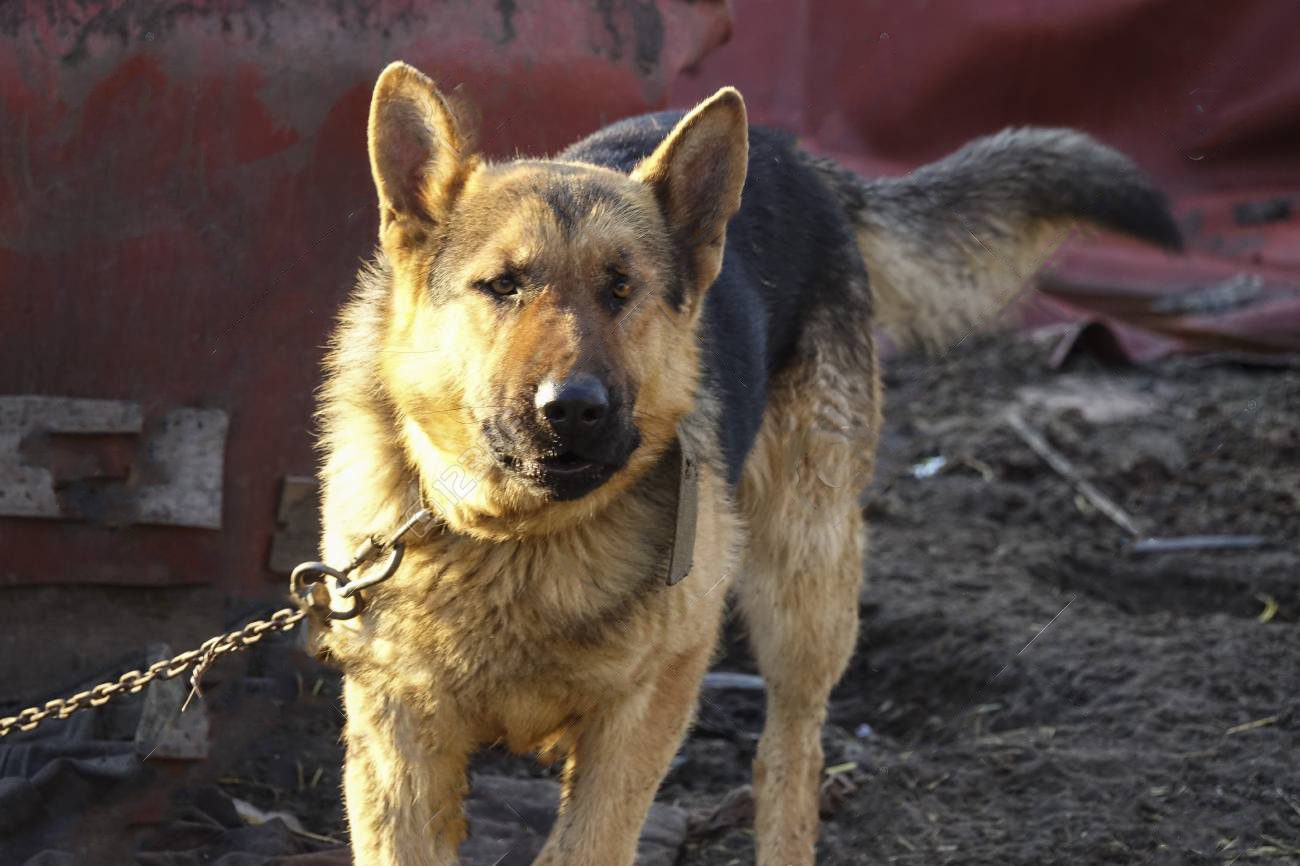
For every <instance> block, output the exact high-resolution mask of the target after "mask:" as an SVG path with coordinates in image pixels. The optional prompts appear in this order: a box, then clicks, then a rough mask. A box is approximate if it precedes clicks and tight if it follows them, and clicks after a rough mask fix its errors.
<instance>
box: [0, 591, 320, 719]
mask: <svg viewBox="0 0 1300 866" xmlns="http://www.w3.org/2000/svg"><path fill="white" fill-rule="evenodd" d="M304 616H306V613H305V612H304V611H301V610H298V609H296V608H292V607H286V608H283V609H281V610H277V611H276V612H275V613H273V614H271V616H270V617H268V618H267V619H258V620H253V621H252V622H250V623H249V624H248V625H246V626H244V627H243V628H239V629H235V630H234V631H231V632H226V633H225V634H219V635H217V636H216V637H211V638H208V639H207V640H206V641H204V642H203V643H202V644H201V645H200V646H199V647H198V649H192V650H186V651H185V652H183V653H180V654H179V655H175V656H172V657H171V658H169V659H160V660H158V661H156V662H154V663H153V664H151V665H149V667H147V668H145V669H144V670H134V671H127V672H126V673H124V674H122V675H121V676H120V677H118V678H117V679H116V680H111V681H109V682H106V683H100V684H99V685H97V686H94V687H93V688H89V689H86V690H85V691H80V692H77V693H76V694H75V695H71V696H69V697H66V698H55V699H54V700H51V701H46V702H45V703H44V704H43V705H42V706H39V707H28V708H27V709H25V710H23V711H22V712H20V713H18V715H16V716H6V717H4V718H0V738H4V737H5V736H7V735H8V734H10V733H11V732H13V731H30V730H33V729H34V728H35V727H36V726H37V725H39V724H40V723H41V722H43V721H45V720H46V719H48V718H51V717H53V718H58V719H66V718H67V717H68V716H70V715H72V714H73V713H75V712H77V711H78V710H85V709H90V708H91V707H102V706H103V705H104V704H106V703H108V702H109V701H111V700H113V699H114V698H116V697H119V696H121V695H124V694H134V693H136V692H138V691H140V690H141V689H143V688H144V687H145V686H147V685H148V684H149V683H151V682H153V681H154V680H156V679H161V680H170V679H174V678H175V677H178V676H180V675H181V674H183V673H185V672H186V671H187V670H189V669H190V668H196V670H195V673H196V674H198V673H202V671H203V670H204V669H206V668H207V666H208V665H209V664H211V663H212V662H213V661H214V660H216V659H218V658H221V657H222V656H224V655H228V654H230V653H233V652H238V651H239V650H242V649H246V648H248V647H250V646H252V645H253V644H255V643H257V642H258V641H260V640H261V639H262V636H263V635H264V634H266V633H267V632H269V631H288V630H289V629H291V628H293V627H294V626H296V625H297V624H298V623H299V621H300V620H302V618H303V617H304ZM196 666H197V667H196ZM192 681H193V682H195V683H197V678H192Z"/></svg>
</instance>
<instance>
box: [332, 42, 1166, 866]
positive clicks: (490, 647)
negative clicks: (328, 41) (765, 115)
mask: <svg viewBox="0 0 1300 866" xmlns="http://www.w3.org/2000/svg"><path fill="white" fill-rule="evenodd" d="M462 115H463V112H461V111H459V110H458V109H457V108H456V107H455V106H454V105H453V103H452V102H451V101H449V100H448V99H447V98H446V97H444V96H443V95H442V94H441V93H440V92H439V91H438V89H437V88H436V87H435V86H434V84H433V82H432V81H430V80H429V79H428V78H427V77H425V76H424V75H423V74H421V73H420V72H418V71H417V70H415V69H413V68H411V67H410V66H406V65H404V64H400V63H397V64H393V65H392V66H389V67H388V68H387V69H386V70H385V71H384V72H383V74H382V75H381V76H380V78H379V80H378V83H377V85H376V87H375V91H374V97H373V102H372V104H371V109H370V120H369V154H370V162H371V168H372V170H373V174H374V181H375V187H376V189H377V191H378V198H379V208H380V229H379V249H378V252H377V253H376V255H375V258H374V260H373V261H372V262H371V263H370V264H369V265H368V266H367V267H366V268H364V269H363V270H362V272H361V274H360V277H359V280H358V283H357V286H356V289H355V291H354V292H353V294H352V296H351V298H350V300H349V301H348V302H347V304H346V307H345V309H344V310H343V312H342V314H341V318H340V321H339V324H338V326H337V330H336V332H335V334H334V336H333V341H332V347H331V350H330V354H329V357H328V360H327V364H326V381H325V383H324V386H323V390H322V399H321V405H320V423H321V432H322V439H321V447H322V451H323V468H322V471H321V479H322V482H323V497H324V498H323V506H322V507H323V523H324V539H323V548H324V551H323V552H324V556H325V558H326V560H327V561H332V562H340V561H346V560H347V559H348V558H349V555H350V554H351V553H352V551H353V550H355V549H356V548H357V547H358V545H360V544H361V543H362V542H363V541H364V540H365V539H366V538H367V537H368V536H370V535H372V534H376V533H377V534H380V535H382V534H384V533H387V532H390V531H391V530H392V529H393V527H395V526H397V525H398V524H399V523H400V522H401V521H402V520H403V518H404V516H406V515H408V514H410V513H411V512H412V511H414V510H415V509H418V508H420V507H426V508H430V509H432V510H433V511H434V512H435V513H436V528H435V529H433V530H432V531H429V532H427V533H425V534H424V535H423V536H422V537H420V538H419V539H416V540H413V541H412V542H411V543H410V544H409V545H408V547H407V550H406V554H405V560H404V562H403V563H402V565H401V567H400V569H399V570H398V571H397V572H396V574H395V575H394V576H393V577H392V578H391V579H390V580H388V581H387V582H384V583H382V584H378V585H376V586H374V587H373V588H371V589H369V590H366V591H365V593H364V595H365V596H366V607H365V610H364V612H363V613H362V614H361V615H360V616H358V617H357V618H355V619H350V620H345V621H329V622H323V621H321V622H318V623H317V624H316V627H315V629H314V640H315V642H316V646H317V647H318V648H319V649H320V650H321V651H322V652H324V653H326V654H327V655H328V656H329V657H330V658H332V659H333V660H335V662H336V663H337V664H338V665H339V666H340V667H341V669H342V671H343V673H344V702H345V705H346V712H347V726H346V735H345V738H346V745H347V764H346V771H345V774H344V793H345V797H346V801H347V812H348V820H349V823H350V826H351V837H352V845H353V848H354V852H355V858H356V862H357V863H359V864H363V866H388V864H402V866H414V864H437V866H445V864H452V863H455V862H456V859H457V849H458V847H459V844H460V842H461V841H462V839H464V838H465V836H466V822H465V818H464V815H463V810H462V799H463V798H464V797H465V795H466V791H467V787H468V781H467V773H466V765H467V760H468V758H469V756H470V755H471V753H472V752H473V751H474V750H475V749H477V748H479V747H482V746H484V745H487V744H500V745H503V746H505V747H506V748H508V749H510V750H512V751H514V752H516V753H535V754H537V755H538V756H540V757H541V758H543V759H548V760H561V761H563V767H564V772H563V797H562V802H561V807H560V812H559V817H558V819H557V821H556V824H555V826H554V828H553V830H552V832H551V834H550V837H549V839H548V841H547V843H546V846H545V848H544V849H543V851H542V853H541V855H540V856H539V858H538V860H537V861H536V862H537V863H539V864H545V866H558V864H564V866H627V864H631V863H632V862H633V858H634V856H635V851H636V847H637V838H638V834H639V832H640V829H641V826H642V823H643V821H644V819H645V816H646V812H647V809H648V808H649V806H650V805H651V802H652V800H653V798H654V795H655V791H656V789H657V787H658V786H659V783H660V780H661V779H662V778H663V776H664V773H665V772H666V770H667V767H668V764H669V761H670V759H671V758H672V757H673V754H674V753H675V751H676V750H677V748H678V746H679V745H680V743H681V741H682V738H683V736H684V735H685V732H686V730H687V727H688V726H689V725H690V723H691V720H692V716H693V712H694V707H695V702H696V697H697V693H698V691H699V687H700V680H701V677H702V676H703V674H704V672H705V670H706V668H707V667H708V666H709V662H710V658H711V656H712V655H713V653H714V648H715V643H716V641H717V636H718V632H719V628H720V622H721V620H722V617H723V612H724V609H725V607H726V603H727V600H728V598H734V600H735V602H736V605H737V607H738V609H739V611H740V613H741V615H742V616H743V619H744V622H745V624H746V626H747V630H748V634H749V638H750V642H751V644H752V647H753V652H754V654H755V656H756V657H757V662H758V666H759V668H760V669H761V672H762V675H763V680H764V683H765V686H766V703H767V711H766V723H765V728H764V731H763V735H762V739H761V741H760V743H759V746H758V752H757V757H756V759H755V761H754V767H753V777H754V797H755V805H756V827H755V835H756V843H757V862H758V863H759V864H762V866H807V864H811V863H812V862H813V857H814V845H815V842H816V838H817V821H818V789H819V779H820V776H821V771H822V748H821V743H820V733H821V728H822V723H823V720H824V717H825V713H826V702H827V697H828V695H829V693H830V691H831V688H832V686H834V685H835V682H836V680H837V679H838V678H839V676H840V674H841V672H842V671H843V670H844V667H845V665H846V663H847V662H848V660H849V657H850V655H851V653H852V652H853V649H854V644H855V638H856V634H857V619H858V597H859V589H860V584H861V580H862V571H863V543H864V542H863V521H862V516H861V510H860V507H859V504H858V497H859V493H860V491H861V490H862V488H863V486H864V485H865V484H866V483H867V482H868V480H869V478H870V476H871V471H872V462H873V455H874V452H875V449H876V442H877V437H878V433H879V430H880V411H881V394H880V384H879V375H878V363H877V360H876V352H875V348H874V346H873V342H872V333H873V327H880V328H883V329H884V330H885V331H886V332H888V333H891V334H892V335H894V337H895V338H897V339H898V340H900V341H907V340H911V341H913V342H919V343H922V344H928V345H932V346H935V345H943V344H945V343H946V342H948V341H950V340H954V339H957V338H959V337H961V336H962V335H964V334H965V333H968V332H969V330H970V329H972V328H975V327H978V326H979V325H981V324H982V323H984V322H985V321H986V320H987V319H989V318H990V317H991V316H992V314H993V313H994V312H996V310H997V309H998V308H999V307H1000V306H1002V305H1003V304H1004V303H1005V302H1007V301H1008V300H1009V299H1010V298H1011V297H1012V296H1013V295H1014V293H1015V292H1016V291H1017V290H1018V289H1019V288H1020V286H1021V285H1022V284H1023V283H1024V282H1025V279H1026V277H1028V276H1029V275H1030V274H1031V273H1032V271H1033V269H1034V266H1035V265H1036V263H1038V262H1040V261H1041V260H1042V259H1043V258H1044V257H1045V255H1046V254H1047V253H1048V252H1049V251H1050V250H1051V249H1052V248H1053V247H1054V245H1056V244H1057V243H1058V242H1059V241H1060V240H1061V239H1062V238H1063V237H1064V235H1065V233H1066V232H1067V231H1068V230H1069V229H1070V227H1071V226H1072V225H1074V224H1076V223H1079V222H1090V223H1093V224H1097V225H1100V226H1103V227H1106V228H1109V229H1113V230H1118V231H1120V232H1125V233H1127V234H1130V235H1133V236H1136V237H1138V238H1143V239H1146V240H1148V241H1151V242H1154V243H1157V244H1162V245H1164V246H1167V247H1176V246H1178V244H1179V236H1178V231H1177V229H1176V227H1175V224H1174V222H1173V221H1172V219H1171V217H1170V215H1169V212H1168V210H1167V208H1166V205H1165V200H1164V198H1163V196H1162V195H1161V194H1160V193H1159V192H1158V191H1157V190H1156V189H1155V188H1153V186H1152V185H1151V184H1150V183H1149V182H1148V180H1147V179H1146V178H1145V177H1144V176H1143V175H1142V174H1141V173H1140V172H1139V171H1138V170H1137V169H1136V168H1135V167H1134V166H1133V165H1132V164H1131V163H1130V162H1129V161H1128V160H1127V159H1126V158H1125V157H1123V156H1122V155H1120V154H1119V153H1117V152H1115V151H1114V150H1111V149H1109V148H1107V147H1105V146H1103V145H1101V144H1099V143H1097V142H1096V141H1094V140H1092V139H1091V138H1089V137H1087V136H1085V135H1083V134H1080V133H1077V132H1073V131H1069V130H1059V129H1058V130H1051V129H1018V130H1009V131H1006V132H1002V133H1000V134H997V135H994V136H992V137H989V138H984V139H981V140H978V141H976V142H974V143H972V144H970V145H968V146H966V147H964V148H963V149H961V150H959V151H958V152H956V153H955V154H953V155H952V156H949V157H948V158H946V159H944V160H942V161H940V162H937V163H935V164H933V165H930V166H928V167H925V168H922V169H920V170H918V171H915V172H913V173H911V174H909V175H907V176H905V177H899V178H893V179H885V180H875V181H866V180H863V179H861V178H859V177H857V176H855V175H853V174H851V173H849V172H847V171H845V170H843V169H841V168H839V167H837V166H835V165H833V164H831V163H829V162H826V161H824V160H820V159H817V158H814V157H811V156H809V155H807V154H805V153H803V152H801V151H800V150H798V149H797V148H796V146H795V145H794V144H793V143H792V141H791V140H790V138H789V137H788V136H785V135H783V134H780V133H777V132H774V131H771V130H767V129H763V128H760V127H756V126H755V127H751V126H749V125H748V123H747V120H746V115H745V106H744V102H743V101H742V99H741V96H740V94H739V93H738V92H736V91H735V90H734V89H731V88H724V89H722V90H720V91H718V92H717V93H716V94H715V95H714V96H712V97H710V98H709V99H707V100H706V101H704V102H702V103H700V104H699V105H698V106H696V107H695V108H694V109H693V110H691V111H689V112H686V113H677V112H667V113H660V114H652V115H648V116H645V117H639V118H634V119H631V120H626V121H623V122H620V123H616V124H614V125H612V126H610V127H607V128H605V129H603V130H601V131H599V132H597V133H596V134H594V135H593V136H591V137H590V138H587V139H585V140H583V141H581V142H579V143H578V144H575V145H573V146H572V147H570V148H569V149H567V150H565V151H564V152H562V153H561V154H559V155H558V156H557V157H555V158H554V159H515V160H511V161H506V162H490V161H488V160H486V159H484V158H483V157H482V156H480V155H478V154H477V153H476V152H475V149H474V146H473V139H472V131H471V130H470V129H469V128H468V124H466V123H465V122H464V121H463V120H462V119H461V117H462ZM868 278H869V279H868ZM686 463H693V465H694V466H695V467H696V471H697V475H696V480H695V482H694V483H693V484H692V485H691V488H690V489H691V490H693V491H694V496H693V498H694V499H696V500H697V503H698V513H697V517H696V519H695V521H694V523H693V526H694V530H695V532H694V536H695V537H694V555H693V563H694V564H693V567H692V568H691V570H690V573H689V575H688V576H687V577H686V578H685V579H684V580H683V581H682V582H681V583H679V584H676V585H669V582H668V581H667V580H666V579H665V574H666V569H667V565H666V563H667V562H668V560H669V559H670V556H671V552H672V551H673V550H674V546H675V545H676V544H680V543H682V539H681V538H680V537H679V536H680V533H678V531H677V522H678V516H679V508H680V507H681V506H682V504H683V503H682V502H681V501H680V498H681V497H680V492H681V491H682V490H684V489H686V485H684V484H683V483H682V478H683V470H682V467H683V465H684V464H686ZM687 535H689V533H687Z"/></svg>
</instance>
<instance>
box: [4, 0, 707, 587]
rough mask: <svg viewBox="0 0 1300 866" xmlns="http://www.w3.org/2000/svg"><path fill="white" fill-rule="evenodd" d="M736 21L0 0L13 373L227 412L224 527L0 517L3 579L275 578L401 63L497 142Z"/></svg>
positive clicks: (624, 110)
mask: <svg viewBox="0 0 1300 866" xmlns="http://www.w3.org/2000/svg"><path fill="white" fill-rule="evenodd" d="M727 27H728V14H727V10H726V7H725V6H724V5H722V4H721V3H717V2H696V3H688V2H677V0H665V2H659V3H654V2H625V3H606V2H599V0H594V2H581V0H573V2H549V3H542V4H516V3H515V2H513V0H500V2H497V3H482V4H461V3H456V4H442V3H438V4H430V3H416V2H408V3H398V2H381V3H377V4H375V3H351V2H343V3H310V4H308V3H302V4H282V3H272V2H232V0H227V2H188V3H184V4H179V3H166V2H164V3H153V4H143V3H132V2H78V3H72V2H55V3H38V2H27V3H13V4H8V5H6V6H4V7H3V8H0V153H3V154H4V158H3V163H2V164H0V304H2V305H3V309H2V310H0V394H33V393H34V394H50V395H59V396H71V397H98V398H110V399H122V400H132V401H137V402H139V403H141V404H142V405H143V406H144V409H145V412H146V415H147V416H149V417H156V416H158V415H159V414H161V413H162V412H165V411H167V410H169V409H172V408H175V407H178V406H200V407H212V408H221V409H225V410H226V411H227V412H228V413H229V416H230V422H231V423H230V431H229V438H228V443H227V449H226V458H225V484H224V511H223V529H222V530H221V531H220V532H213V531H207V530H198V529H175V528H161V527H149V526H131V527H127V528H121V529H115V528H111V527H107V526H100V525H95V524H92V523H86V522H70V521H50V520H33V519H16V518H4V517H0V550H3V551H4V555H3V557H0V583H2V584H19V583H44V582H97V583H122V584H155V585H156V584H173V583H187V582H212V581H219V582H221V583H222V584H223V585H225V586H227V587H229V589H230V591H231V592H232V593H245V594H266V593H268V592H269V591H272V588H274V587H275V586H276V585H275V584H269V583H268V580H270V579H271V578H273V577H274V576H273V575H271V574H270V573H269V572H268V571H267V570H266V568H265V562H266V556H267V548H268V544H269V540H270V537H271V535H272V533H273V532H274V530H275V529H276V525H275V513H276V498H277V495H278V490H279V486H280V479H281V478H282V477H283V476H285V475H287V474H311V471H312V467H313V459H312V453H311V447H310V443H311V440H310V434H309V428H310V415H311V409H312V391H313V388H314V387H315V385H316V382H317V379H318V364H319V359H320V354H321V353H320V346H321V342H322V340H323V337H324V334H325V332H326V329H327V326H328V323H329V321H330V318H331V316H332V315H333V313H334V311H335V309H336V308H337V306H338V303H339V301H340V300H341V298H342V296H343V293H344V292H345V291H346V289H347V287H348V285H349V283H350V281H351V279H352V275H353V274H354V272H355V270H356V266H357V264H358V262H359V260H360V259H361V258H362V257H364V256H365V255H367V254H368V253H369V251H370V249H371V246H372V244H373V242H374V237H375V230H376V219H375V205H374V197H373V192H372V190H371V186H370V179H369V169H368V166H367V162H366V158H365V152H364V141H365V137H364V130H365V118H366V111H367V105H368V100H369V92H370V88H371V86H372V84H373V81H374V78H375V76H376V75H377V73H378V72H379V70H380V69H382V68H383V66H384V65H385V64H386V63H387V62H388V61H390V60H392V59H394V58H398V57H400V58H404V59H406V60H408V61H410V62H413V63H415V64H417V65H419V66H420V67H422V68H423V69H425V70H427V71H428V72H430V73H431V74H433V75H435V76H436V77H437V78H438V79H439V80H440V81H441V82H443V83H444V85H447V86H454V85H457V84H459V83H462V82H463V83H464V91H465V95H466V96H467V97H468V99H469V100H471V101H472V102H473V103H474V104H476V105H477V106H478V107H479V108H480V109H481V111H482V114H483V117H484V119H485V121H484V124H483V134H482V139H483V143H484V145H485V146H486V147H487V148H488V149H489V150H490V151H492V152H496V153H504V152H512V151H513V150H514V149H515V148H516V147H519V148H521V149H524V150H527V151H537V152H543V151H546V150H552V149H556V148H558V147H560V146H561V145H563V144H566V143H568V142H569V141H570V140H572V139H573V138H574V137H575V135H577V134H580V133H581V132H584V131H587V130H592V129H595V128H597V127H599V126H601V125H602V124H603V123H605V122H607V121H609V120H612V119H615V118H618V117H621V116H624V115H628V114H635V113H639V112H640V111H642V110H644V109H645V108H646V107H647V106H648V105H656V104H662V103H663V101H664V98H665V93H666V89H667V84H668V82H669V81H671V80H672V79H673V78H674V77H675V76H676V75H677V73H678V72H679V71H680V70H681V68H682V67H683V66H685V65H687V64H690V63H693V62H695V61H696V60H698V58H699V57H700V56H701V55H702V54H703V53H704V52H706V51H707V50H708V49H709V48H710V47H712V46H713V45H714V44H716V43H718V42H719V41H721V40H722V39H723V38H724V37H725V35H726V32H727ZM274 579H276V580H279V578H278V577H276V578H274Z"/></svg>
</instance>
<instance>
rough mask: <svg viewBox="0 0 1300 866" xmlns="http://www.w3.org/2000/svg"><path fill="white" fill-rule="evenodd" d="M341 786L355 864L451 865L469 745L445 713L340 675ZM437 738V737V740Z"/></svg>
mask: <svg viewBox="0 0 1300 866" xmlns="http://www.w3.org/2000/svg"><path fill="white" fill-rule="evenodd" d="M343 698H344V703H345V705H346V709H347V727H346V730H345V738H346V740H347V758H346V761H345V764H344V772H343V788H344V796H345V800H346V803H347V813H348V826H349V830H350V832H351V836H352V857H353V862H354V863H356V864H358V866H454V864H455V863H456V861H457V855H456V851H457V848H458V847H459V846H460V843H461V841H462V840H463V839H464V838H465V835H466V826H465V816H464V812H463V809H462V802H463V800H464V798H465V794H466V793H467V791H468V780H467V775H466V762H467V759H468V755H469V751H470V747H469V745H468V744H467V743H464V742H459V741H458V740H457V734H458V732H461V731H463V730H464V728H463V726H462V725H459V724H457V720H455V719H452V718H449V717H447V716H448V715H449V714H447V713H438V712H436V711H435V712H433V713H428V712H420V711H419V710H417V709H415V708H414V707H413V706H412V705H411V704H410V703H408V702H406V701H404V700H402V699H401V698H399V697H396V696H394V695H392V694H388V693H386V692H385V691H384V690H383V689H382V688H377V689H372V688H367V687H366V686H364V685H362V684H361V683H360V682H358V681H357V680H356V679H354V678H352V677H345V679H344V691H343ZM435 737H436V742H435V741H434V740H435Z"/></svg>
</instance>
